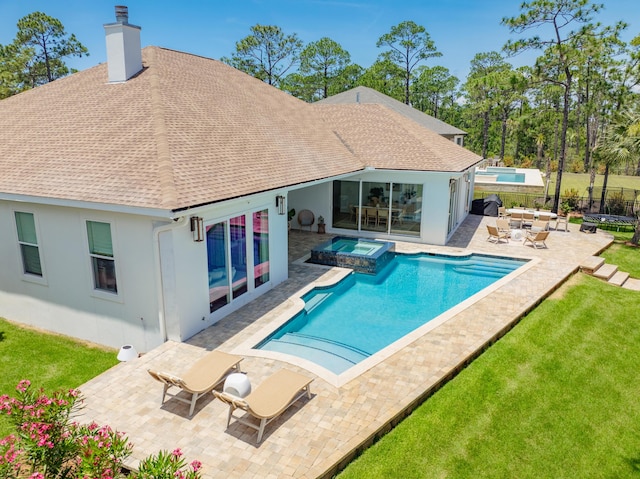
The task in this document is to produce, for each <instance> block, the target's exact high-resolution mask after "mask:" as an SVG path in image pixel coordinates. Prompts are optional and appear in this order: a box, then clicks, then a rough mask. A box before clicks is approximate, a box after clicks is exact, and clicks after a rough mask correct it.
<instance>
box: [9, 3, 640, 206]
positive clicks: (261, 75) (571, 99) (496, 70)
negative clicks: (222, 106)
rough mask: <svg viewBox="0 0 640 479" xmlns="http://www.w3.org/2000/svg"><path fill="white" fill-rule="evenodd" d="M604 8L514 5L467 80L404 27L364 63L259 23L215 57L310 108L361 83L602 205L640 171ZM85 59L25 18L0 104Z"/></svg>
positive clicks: (635, 67) (628, 100) (637, 62)
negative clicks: (567, 178)
mask: <svg viewBox="0 0 640 479" xmlns="http://www.w3.org/2000/svg"><path fill="white" fill-rule="evenodd" d="M602 8H603V5H602V4H597V3H592V2H591V1H590V0H531V1H528V2H524V3H522V5H521V7H520V14H519V15H516V16H514V17H505V18H503V19H502V20H501V24H502V25H503V26H504V27H506V28H507V29H508V30H509V32H510V33H511V34H512V35H516V36H520V38H517V39H515V40H509V41H508V42H506V44H505V45H504V47H503V49H502V50H501V51H499V52H498V51H491V52H480V53H477V54H476V55H475V56H474V58H473V59H472V60H471V64H470V71H469V74H468V76H467V78H466V79H464V81H463V82H461V80H460V79H458V78H456V77H455V76H453V75H452V74H451V73H450V72H449V70H448V69H447V68H445V67H443V66H439V65H433V66H429V65H427V62H435V61H437V60H436V59H437V58H438V57H440V56H441V53H440V52H439V51H438V50H437V47H436V45H435V43H434V42H433V40H432V39H431V37H430V35H429V33H428V32H427V31H426V29H425V27H423V26H421V25H418V24H416V23H415V22H413V21H411V20H407V21H404V22H401V23H399V24H398V25H395V26H393V27H391V28H390V30H389V32H388V33H385V34H384V35H382V36H381V37H380V38H379V39H378V41H377V42H376V45H375V46H376V47H377V48H379V49H380V54H379V55H378V58H377V59H376V61H375V62H374V63H373V64H372V65H370V66H369V67H363V66H361V65H358V64H356V63H354V62H352V61H351V56H350V54H349V52H348V51H347V50H346V49H345V48H343V47H342V46H341V45H340V44H339V43H338V42H336V41H334V40H332V39H330V38H327V37H323V38H320V39H319V40H316V41H312V42H310V43H307V44H306V45H305V44H304V42H302V40H300V38H299V37H298V36H297V34H295V33H286V32H284V31H283V30H282V29H281V28H280V27H278V26H275V25H260V24H257V25H255V26H252V27H251V28H250V32H249V34H248V35H247V36H246V37H245V38H242V39H240V40H239V41H238V42H236V44H235V49H234V51H233V52H231V54H230V55H229V56H228V57H223V58H221V60H222V61H224V62H225V63H228V64H229V65H231V66H233V67H235V68H237V69H239V70H242V71H244V72H246V73H248V74H250V75H252V76H254V77H256V78H258V79H260V80H262V81H264V82H266V83H268V84H270V85H273V86H274V87H276V88H279V89H281V90H283V91H286V92H288V93H290V94H291V95H293V96H295V97H297V98H300V99H301V100H304V101H307V102H314V101H317V100H320V99H322V98H326V97H328V96H331V95H335V94H337V93H340V92H342V91H346V90H349V89H351V88H354V87H356V86H360V85H361V86H367V87H370V88H373V89H375V90H377V91H380V92H381V93H384V94H386V95H388V96H390V97H392V98H395V99H397V100H399V101H402V102H404V103H406V104H409V105H411V106H413V107H414V108H416V109H418V110H420V111H422V112H424V113H427V114H429V115H432V116H434V117H436V118H439V119H441V120H443V121H445V122H447V123H450V124H452V125H455V126H456V127H458V128H460V129H462V130H465V131H466V132H467V133H468V135H467V139H466V147H467V148H469V149H471V150H472V151H474V152H476V153H478V154H479V155H481V156H482V157H484V158H496V159H499V160H500V161H501V162H503V163H504V164H505V165H508V166H511V165H515V166H522V167H536V168H539V169H541V170H542V171H545V172H546V174H547V175H548V176H550V175H551V172H552V171H555V172H556V174H557V179H556V190H555V191H554V192H553V199H552V205H551V206H552V210H553V211H557V209H558V206H559V202H560V196H561V188H562V186H561V182H562V173H563V172H565V171H571V172H587V173H590V177H591V187H590V191H593V184H594V181H595V177H596V175H597V174H602V175H604V180H603V181H604V185H603V192H602V195H603V198H602V199H603V200H604V195H605V194H606V182H607V178H608V175H609V173H610V172H611V171H612V169H614V168H615V169H619V168H623V172H624V173H626V174H633V175H640V107H639V102H638V93H637V91H638V87H639V84H640V35H637V36H635V37H634V38H633V40H631V41H630V42H629V43H626V42H624V41H623V40H622V39H621V34H622V32H623V31H624V30H625V29H626V28H627V25H626V24H625V23H624V22H618V23H616V24H614V25H602V24H600V23H598V22H597V17H598V14H599V12H600V11H601V10H602ZM526 50H533V51H536V52H537V53H538V56H537V58H536V59H535V62H534V64H533V65H528V66H524V67H519V68H514V67H513V66H512V64H511V63H510V62H509V59H510V57H511V56H512V55H516V54H518V53H520V52H523V51H526ZM87 54H88V52H87V49H86V48H85V47H84V46H82V44H81V43H80V42H79V41H78V40H77V39H76V38H75V37H74V36H73V35H67V34H66V33H65V32H64V27H63V26H62V24H61V23H60V22H59V21H58V20H56V19H53V18H51V17H48V16H46V15H45V14H43V13H40V12H36V13H33V14H30V15H27V16H26V17H25V18H23V19H21V20H20V21H19V22H18V34H17V36H16V39H15V40H14V42H13V43H12V44H10V45H7V46H2V45H0V98H2V97H6V96H9V95H11V94H14V93H17V92H19V91H22V90H24V89H26V88H32V87H34V86H37V85H39V84H42V83H44V82H47V81H52V80H55V79H56V78H59V77H60V76H64V75H66V74H68V73H70V70H69V69H68V68H67V67H66V65H65V63H64V58H66V57H69V56H82V55H87ZM601 204H604V201H601Z"/></svg>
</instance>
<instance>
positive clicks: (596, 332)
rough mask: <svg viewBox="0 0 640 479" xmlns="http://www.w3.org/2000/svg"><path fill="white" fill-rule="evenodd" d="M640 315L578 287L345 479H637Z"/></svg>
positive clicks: (526, 322) (633, 297)
mask: <svg viewBox="0 0 640 479" xmlns="http://www.w3.org/2000/svg"><path fill="white" fill-rule="evenodd" d="M604 298H606V300H603V299H604ZM638 310H640V295H639V294H638V293H637V292H635V291H628V290H625V289H622V288H617V287H614V286H609V285H607V284H606V283H604V282H603V281H600V280H597V279H595V278H592V277H589V276H584V275H577V276H575V277H574V278H573V279H572V280H571V281H570V282H569V283H568V284H566V285H564V286H563V287H562V288H561V289H560V290H558V292H556V293H555V294H554V295H553V296H552V297H551V298H549V299H547V300H545V301H544V302H543V303H542V304H541V305H540V306H538V307H537V308H536V309H535V310H534V311H532V312H531V313H530V314H529V315H528V316H527V317H525V318H523V320H522V321H521V322H520V323H519V324H518V325H517V326H516V327H515V328H514V329H513V330H512V331H510V332H509V333H508V334H507V335H506V336H505V337H504V338H503V339H501V340H500V341H498V342H497V343H496V344H495V345H493V346H492V347H491V348H490V349H488V350H487V351H486V352H485V353H484V354H483V355H482V356H480V357H479V358H478V359H477V360H475V361H474V362H473V363H472V364H471V365H470V366H469V367H467V368H466V369H465V370H463V371H462V372H461V373H460V374H459V375H458V376H457V377H456V378H454V379H453V380H452V381H451V382H449V383H448V384H446V385H445V386H444V387H443V388H442V389H441V390H440V391H438V392H437V393H436V394H435V395H434V396H432V397H431V398H430V399H428V400H427V401H426V402H425V403H424V404H422V405H421V406H420V407H419V408H418V409H417V410H416V411H415V412H414V413H413V414H412V415H411V416H410V417H408V418H407V419H406V420H404V421H403V422H402V423H401V424H399V425H398V426H397V427H396V428H395V429H394V430H393V431H391V432H390V433H389V434H388V435H386V436H385V437H383V438H382V439H381V440H380V441H379V442H378V443H376V444H375V445H374V446H373V447H372V448H370V449H369V450H367V451H365V452H364V453H363V454H362V456H360V457H359V458H358V459H356V460H355V461H354V462H353V463H351V464H350V465H349V466H348V467H347V468H346V469H345V470H344V471H343V472H342V473H341V474H340V475H339V479H350V478H365V477H366V478H369V477H389V478H391V477H393V478H396V477H397V478H403V479H411V478H456V479H458V478H477V477H505V478H506V477H509V478H511V477H517V478H540V477H553V478H576V477H581V478H587V477H603V478H604V477H616V478H626V477H629V478H637V477H640V433H639V432H638V431H639V430H638V424H640V401H638V397H639V395H640V368H639V367H638V364H639V362H640V348H639V347H638V344H640V328H639V327H638V322H637V318H638Z"/></svg>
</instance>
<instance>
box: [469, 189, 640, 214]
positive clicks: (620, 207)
mask: <svg viewBox="0 0 640 479" xmlns="http://www.w3.org/2000/svg"><path fill="white" fill-rule="evenodd" d="M492 194H495V195H498V196H499V197H500V200H501V201H502V204H503V205H504V206H506V207H507V208H512V207H516V206H521V207H525V208H533V209H538V208H539V209H550V208H551V207H552V206H553V197H552V196H547V197H546V198H545V197H544V196H543V195H540V194H535V193H512V192H506V191H493V192H492V191H476V192H475V193H474V199H479V198H485V197H487V196H489V195H492ZM601 199H602V187H597V188H594V189H593V194H592V195H591V199H589V194H588V192H585V194H584V195H583V196H561V197H560V203H561V204H562V203H565V202H566V203H569V204H570V205H571V207H572V210H573V211H577V212H580V213H583V214H589V213H606V214H612V215H621V216H635V217H638V216H640V191H639V190H635V189H631V188H607V191H606V195H605V200H604V207H603V208H602V209H601V208H600V205H601Z"/></svg>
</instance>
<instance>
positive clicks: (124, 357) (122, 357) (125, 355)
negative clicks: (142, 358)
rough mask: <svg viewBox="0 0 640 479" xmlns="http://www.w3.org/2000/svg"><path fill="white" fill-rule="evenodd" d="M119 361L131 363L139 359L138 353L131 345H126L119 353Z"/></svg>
mask: <svg viewBox="0 0 640 479" xmlns="http://www.w3.org/2000/svg"><path fill="white" fill-rule="evenodd" d="M117 357H118V361H131V360H132V359H136V358H137V357H138V351H136V348H134V347H133V346H131V345H130V344H125V345H124V346H122V347H121V348H120V351H118V356H117Z"/></svg>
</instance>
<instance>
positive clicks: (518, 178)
mask: <svg viewBox="0 0 640 479" xmlns="http://www.w3.org/2000/svg"><path fill="white" fill-rule="evenodd" d="M487 175H490V176H497V178H496V181H497V182H498V183H524V173H497V174H496V173H482V172H479V173H476V176H480V177H482V176H487Z"/></svg>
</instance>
